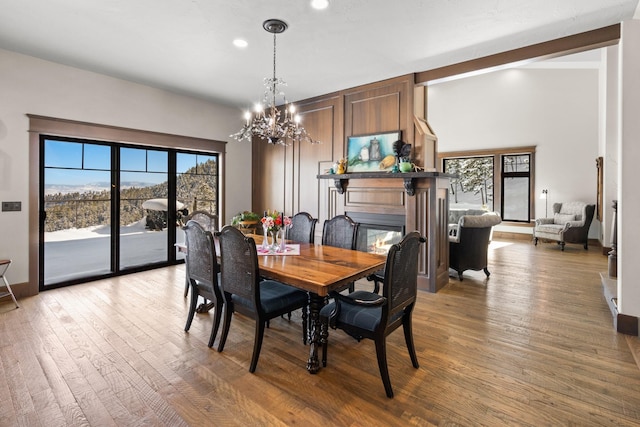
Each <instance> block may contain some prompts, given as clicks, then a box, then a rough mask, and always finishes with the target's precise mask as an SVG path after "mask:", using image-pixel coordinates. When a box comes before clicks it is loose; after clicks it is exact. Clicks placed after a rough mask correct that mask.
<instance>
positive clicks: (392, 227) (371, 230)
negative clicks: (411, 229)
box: [347, 212, 405, 255]
mask: <svg viewBox="0 0 640 427" xmlns="http://www.w3.org/2000/svg"><path fill="white" fill-rule="evenodd" d="M347 215H348V216H349V217H351V219H353V220H354V221H355V222H357V223H359V224H360V225H359V226H358V235H357V237H356V249H357V250H359V251H363V252H371V253H377V254H383V255H384V254H386V253H387V252H388V251H389V248H390V247H391V245H393V244H395V243H399V242H400V240H402V237H403V236H404V233H405V216H404V215H393V214H375V213H362V212H347Z"/></svg>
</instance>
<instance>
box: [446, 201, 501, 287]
mask: <svg viewBox="0 0 640 427" xmlns="http://www.w3.org/2000/svg"><path fill="white" fill-rule="evenodd" d="M501 222H502V219H501V218H500V215H498V214H497V213H496V212H488V213H485V214H483V215H464V216H462V217H460V219H459V220H458V228H457V232H456V235H455V236H452V235H450V236H449V268H452V269H454V270H455V271H456V272H457V273H458V278H459V279H460V280H462V273H463V272H464V271H465V270H475V271H478V270H484V274H486V276H487V277H489V275H490V274H491V273H490V272H489V269H488V267H487V255H488V250H489V242H490V241H491V234H492V230H493V226H494V225H497V224H500V223H501Z"/></svg>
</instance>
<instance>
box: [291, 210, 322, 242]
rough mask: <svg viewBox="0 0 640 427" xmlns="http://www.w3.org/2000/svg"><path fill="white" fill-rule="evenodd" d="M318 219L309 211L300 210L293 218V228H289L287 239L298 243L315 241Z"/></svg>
mask: <svg viewBox="0 0 640 427" xmlns="http://www.w3.org/2000/svg"><path fill="white" fill-rule="evenodd" d="M317 221H318V220H317V219H315V218H313V217H311V215H309V214H308V213H307V212H298V213H297V214H295V215H294V216H293V217H292V218H291V228H289V229H288V230H287V239H289V240H291V241H293V242H296V243H313V241H314V234H315V232H316V222H317Z"/></svg>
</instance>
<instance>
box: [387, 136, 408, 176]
mask: <svg viewBox="0 0 640 427" xmlns="http://www.w3.org/2000/svg"><path fill="white" fill-rule="evenodd" d="M392 147H393V152H394V153H395V154H396V164H395V165H394V167H393V169H392V172H398V170H400V172H411V171H412V170H413V164H412V163H411V144H407V143H406V142H404V141H402V140H397V141H396V142H394V143H393V145H392Z"/></svg>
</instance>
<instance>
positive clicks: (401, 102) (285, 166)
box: [252, 74, 415, 236]
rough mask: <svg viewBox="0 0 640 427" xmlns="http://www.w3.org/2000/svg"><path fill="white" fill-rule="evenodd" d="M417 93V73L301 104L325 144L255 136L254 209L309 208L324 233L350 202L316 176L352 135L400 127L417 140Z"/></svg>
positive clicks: (308, 127)
mask: <svg viewBox="0 0 640 427" xmlns="http://www.w3.org/2000/svg"><path fill="white" fill-rule="evenodd" d="M413 97H414V75H413V74H411V75H406V76H401V77H397V78H394V79H390V80H384V81H381V82H376V83H372V84H369V85H364V86H359V87H356V88H352V89H347V90H344V91H340V92H336V93H332V94H328V95H324V96H320V97H317V98H312V99H309V100H305V101H301V102H297V103H296V106H297V108H298V111H299V113H300V115H301V116H302V124H303V126H304V127H305V129H306V130H307V132H308V133H309V134H310V135H311V136H312V137H313V138H314V139H316V140H318V141H320V143H319V144H308V143H302V144H299V143H293V144H291V145H289V146H286V147H283V146H273V145H270V144H267V143H265V142H264V141H260V140H254V142H253V179H252V183H253V184H252V209H253V210H254V211H256V212H262V211H264V210H265V209H277V210H283V209H284V212H285V213H286V214H294V213H296V212H300V211H306V212H309V213H310V214H311V215H313V216H314V217H316V218H318V227H317V228H316V235H317V236H320V235H321V233H322V224H323V223H324V220H325V219H327V218H328V217H330V216H333V215H335V214H341V213H344V200H343V198H342V197H334V198H331V197H330V195H329V194H330V193H329V192H331V185H330V182H328V180H318V179H317V178H316V175H318V174H320V173H324V171H325V170H326V169H328V168H330V167H331V165H332V164H333V163H334V162H335V161H336V160H338V159H340V158H342V157H344V156H345V155H346V140H347V138H348V137H349V136H351V135H365V134H372V133H379V132H387V131H395V130H400V131H401V132H402V139H403V140H404V141H407V142H413V139H414V133H415V131H414V124H413ZM331 200H333V201H334V203H331Z"/></svg>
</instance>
